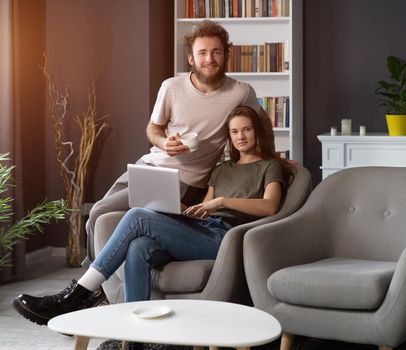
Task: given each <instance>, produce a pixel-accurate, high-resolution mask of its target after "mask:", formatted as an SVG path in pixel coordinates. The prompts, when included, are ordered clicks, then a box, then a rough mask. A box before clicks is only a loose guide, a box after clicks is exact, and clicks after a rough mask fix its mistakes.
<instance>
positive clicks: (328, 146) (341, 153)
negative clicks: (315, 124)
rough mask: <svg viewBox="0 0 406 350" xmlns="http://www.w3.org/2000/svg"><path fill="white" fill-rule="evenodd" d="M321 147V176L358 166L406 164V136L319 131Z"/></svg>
mask: <svg viewBox="0 0 406 350" xmlns="http://www.w3.org/2000/svg"><path fill="white" fill-rule="evenodd" d="M317 138H318V139H319V140H320V142H321V147H322V165H321V167H320V168H321V170H322V177H323V179H325V178H326V177H327V176H328V175H330V174H333V173H335V172H336V171H338V170H341V169H344V168H351V167H359V166H402V167H406V136H388V134H386V133H371V134H367V135H365V136H359V135H358V134H352V135H349V136H341V135H337V136H331V135H330V134H324V135H319V136H317Z"/></svg>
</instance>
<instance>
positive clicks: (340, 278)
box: [268, 258, 396, 310]
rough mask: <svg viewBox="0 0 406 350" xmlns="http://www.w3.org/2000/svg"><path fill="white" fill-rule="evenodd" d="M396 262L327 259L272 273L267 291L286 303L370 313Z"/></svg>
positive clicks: (383, 291)
mask: <svg viewBox="0 0 406 350" xmlns="http://www.w3.org/2000/svg"><path fill="white" fill-rule="evenodd" d="M395 267H396V263H394V262H383V261H371V260H358V259H346V258H331V259H324V260H319V261H316V262H313V263H310V264H305V265H297V266H291V267H288V268H284V269H282V270H279V271H276V272H275V273H273V274H272V275H271V276H270V277H269V279H268V290H269V291H270V293H271V294H272V295H273V296H274V297H275V298H277V299H278V300H280V301H283V302H285V303H288V304H296V305H304V306H313V307H324V308H336V309H360V310H373V309H376V308H377V307H378V306H379V305H380V304H381V302H382V300H383V298H384V296H385V294H386V291H387V289H388V287H389V283H390V281H391V279H392V276H393V273H394V270H395Z"/></svg>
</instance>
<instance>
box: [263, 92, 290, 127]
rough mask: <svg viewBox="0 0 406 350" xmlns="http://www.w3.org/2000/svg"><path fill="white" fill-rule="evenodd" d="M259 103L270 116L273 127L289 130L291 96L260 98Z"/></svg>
mask: <svg viewBox="0 0 406 350" xmlns="http://www.w3.org/2000/svg"><path fill="white" fill-rule="evenodd" d="M258 102H259V104H260V105H261V106H262V108H263V109H264V110H265V112H266V113H267V114H268V116H269V118H270V119H271V122H272V126H273V127H275V128H289V126H290V122H289V120H290V108H289V96H277V97H259V98H258Z"/></svg>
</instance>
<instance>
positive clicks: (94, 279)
mask: <svg viewBox="0 0 406 350" xmlns="http://www.w3.org/2000/svg"><path fill="white" fill-rule="evenodd" d="M105 280H106V278H105V277H104V276H103V274H102V273H101V272H99V271H97V270H96V269H95V268H94V267H91V266H90V267H89V268H88V269H87V271H86V272H85V274H84V275H83V276H82V277H80V279H79V281H78V284H80V285H81V286H82V287H85V288H86V289H88V290H90V291H92V292H93V291H95V290H96V289H97V288H99V287H100V286H101V284H102V283H103V282H104V281H105Z"/></svg>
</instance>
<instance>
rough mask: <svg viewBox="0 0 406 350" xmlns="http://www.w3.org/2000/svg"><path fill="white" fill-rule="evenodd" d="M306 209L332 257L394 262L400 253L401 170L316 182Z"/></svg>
mask: <svg viewBox="0 0 406 350" xmlns="http://www.w3.org/2000/svg"><path fill="white" fill-rule="evenodd" d="M306 207H308V208H307V209H310V210H311V211H312V212H314V215H315V216H317V217H318V218H319V221H322V230H325V231H326V232H325V234H326V238H327V239H331V249H332V254H333V255H334V256H345V257H353V258H360V259H370V260H386V261H397V259H398V258H399V256H400V254H401V253H402V251H403V249H404V248H405V247H406V168H401V167H359V168H348V169H344V170H342V171H339V172H337V173H334V174H332V175H330V176H329V177H327V178H326V179H325V180H324V181H322V182H321V183H320V184H319V185H318V186H317V187H316V188H315V189H314V191H313V192H312V194H311V195H310V197H309V199H308V202H307V203H306ZM309 207H311V208H309Z"/></svg>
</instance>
